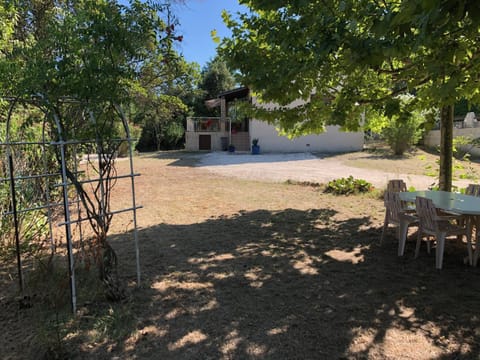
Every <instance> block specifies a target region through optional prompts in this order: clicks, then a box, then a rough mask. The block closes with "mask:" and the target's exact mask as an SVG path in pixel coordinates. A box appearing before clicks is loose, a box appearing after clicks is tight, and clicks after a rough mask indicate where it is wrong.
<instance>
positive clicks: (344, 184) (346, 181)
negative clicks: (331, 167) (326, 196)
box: [325, 175, 373, 195]
mask: <svg viewBox="0 0 480 360" xmlns="http://www.w3.org/2000/svg"><path fill="white" fill-rule="evenodd" d="M372 190H373V185H372V184H371V183H369V182H368V181H366V180H363V179H354V178H353V176H351V175H350V176H349V177H348V178H340V179H335V180H332V181H329V182H328V184H327V187H326V188H325V192H327V193H332V194H335V195H350V194H358V193H367V192H370V191H372Z"/></svg>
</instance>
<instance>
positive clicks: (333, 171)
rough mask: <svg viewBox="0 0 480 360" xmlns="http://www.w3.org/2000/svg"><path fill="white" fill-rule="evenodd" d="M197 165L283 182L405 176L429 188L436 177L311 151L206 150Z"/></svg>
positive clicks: (381, 181)
mask: <svg viewBox="0 0 480 360" xmlns="http://www.w3.org/2000/svg"><path fill="white" fill-rule="evenodd" d="M197 166H199V167H202V168H203V169H205V170H208V171H210V172H212V173H215V174H219V175H223V176H233V177H237V178H243V179H254V180H262V181H274V182H283V181H286V180H294V181H311V182H317V183H326V182H328V181H330V180H333V179H337V178H340V177H347V176H350V175H352V176H353V177H354V178H357V179H364V180H367V181H369V182H371V183H372V184H373V185H374V186H376V187H385V186H386V184H387V182H388V180H390V179H398V178H402V179H404V180H405V181H406V183H407V186H414V187H415V188H416V189H426V188H428V187H429V186H430V185H431V184H432V183H433V182H434V181H435V179H434V178H432V177H429V176H422V175H408V174H401V173H397V172H395V171H392V170H393V169H378V170H372V169H362V168H356V167H351V166H346V165H344V164H343V163H342V162H341V161H339V160H338V159H337V160H336V159H335V158H332V157H328V156H325V157H322V156H321V155H313V154H311V153H292V154H260V155H251V154H242V153H234V154H231V153H226V152H212V153H206V154H203V155H202V156H201V157H200V161H199V162H198V163H197Z"/></svg>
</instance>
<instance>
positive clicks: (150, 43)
mask: <svg viewBox="0 0 480 360" xmlns="http://www.w3.org/2000/svg"><path fill="white" fill-rule="evenodd" d="M7 3H8V2H7ZM5 11H8V12H9V13H11V14H12V16H11V18H10V19H11V21H12V24H9V23H8V22H1V23H0V24H1V25H0V26H2V27H6V28H7V30H9V29H11V28H12V26H13V29H14V31H13V33H11V31H7V32H6V33H5V35H3V36H2V38H1V40H0V45H1V54H2V56H1V57H0V69H2V70H4V71H2V72H1V73H0V90H1V94H2V95H4V96H18V97H25V96H27V97H28V96H31V95H41V96H42V97H44V98H46V99H48V100H49V101H51V102H54V101H56V100H58V99H60V98H64V97H71V98H75V99H77V100H81V101H87V102H88V101H91V100H95V101H116V102H122V101H125V100H127V99H128V97H129V94H130V92H131V91H132V90H135V89H138V87H139V76H140V73H141V70H142V69H143V66H146V65H148V63H149V62H150V61H151V59H155V61H165V62H166V61H168V56H169V54H170V52H171V51H170V49H171V44H172V42H173V41H175V40H181V37H177V36H175V35H174V25H173V24H170V23H168V22H166V21H165V20H164V19H162V14H164V13H168V7H167V6H166V5H159V4H157V3H156V2H154V1H153V2H152V1H148V2H140V1H138V0H131V1H130V3H129V4H128V5H120V4H119V3H118V2H117V1H114V0H78V1H66V0H55V1H48V2H46V1H41V0H24V1H18V2H15V5H9V6H7V8H5V6H4V7H3V8H0V13H3V12H5ZM2 34H3V32H2ZM6 36H8V37H10V38H11V39H10V41H9V44H10V46H5V44H4V41H3V40H4V38H5V37H6Z"/></svg>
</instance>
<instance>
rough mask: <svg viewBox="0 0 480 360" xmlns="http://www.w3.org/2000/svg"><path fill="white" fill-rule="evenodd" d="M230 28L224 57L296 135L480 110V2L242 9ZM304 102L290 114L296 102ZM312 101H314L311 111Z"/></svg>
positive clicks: (358, 1)
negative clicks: (405, 103) (403, 106)
mask: <svg viewBox="0 0 480 360" xmlns="http://www.w3.org/2000/svg"><path fill="white" fill-rule="evenodd" d="M240 3H242V4H244V5H246V6H248V7H249V8H250V12H249V13H245V14H241V15H240V16H239V19H238V20H235V19H234V18H233V17H232V16H230V15H229V14H227V13H224V14H223V17H224V22H225V23H226V24H227V26H228V27H229V28H230V29H231V30H232V35H231V37H230V38H224V39H223V40H222V42H221V45H220V50H219V51H220V54H221V55H222V56H223V57H224V58H225V59H226V60H227V61H228V64H229V65H230V67H232V68H235V69H238V70H239V71H240V73H241V74H242V76H243V83H244V84H245V85H247V86H249V87H251V88H252V89H253V90H254V91H255V92H257V94H258V96H259V97H260V98H261V100H263V101H265V102H270V101H271V102H275V103H277V104H279V106H278V108H277V111H275V112H270V113H268V112H264V113H263V114H260V115H263V116H264V118H266V119H267V120H270V121H275V120H276V121H278V122H279V124H280V125H281V127H283V128H284V129H286V130H288V131H289V132H290V133H291V134H293V135H300V134H303V133H308V132H314V133H318V132H321V131H323V129H324V126H325V124H338V125H341V126H342V127H343V128H345V129H352V130H355V129H358V128H359V127H360V125H361V124H360V123H361V122H360V118H361V117H360V114H362V113H364V112H367V115H368V111H371V110H372V109H373V110H375V111H381V112H383V113H384V114H385V115H387V116H390V115H392V114H393V113H395V112H396V111H398V109H399V103H398V100H397V98H396V95H398V94H402V93H413V94H415V95H416V98H415V99H416V106H418V107H421V108H431V107H441V106H445V105H451V104H454V103H455V101H457V100H459V99H461V98H465V99H467V100H468V101H470V102H471V103H472V104H478V103H480V89H479V88H478V85H477V79H478V78H479V76H480V47H479V46H480V45H479V43H478V36H479V29H480V2H478V1H476V0H464V1H456V0H455V1H454V0H435V1H417V0H385V1H375V0H342V1H338V0H315V1H298V0H276V1H265V0H243V1H240ZM297 99H302V100H305V101H306V102H303V103H301V104H300V105H298V106H295V107H292V106H288V105H289V104H291V103H292V102H293V101H294V100H297ZM307 100H308V101H307Z"/></svg>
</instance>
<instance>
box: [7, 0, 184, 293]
mask: <svg viewBox="0 0 480 360" xmlns="http://www.w3.org/2000/svg"><path fill="white" fill-rule="evenodd" d="M0 15H2V16H3V15H5V18H4V17H2V18H0V30H2V31H3V30H5V31H6V32H5V33H1V34H0V70H1V71H0V95H1V96H8V97H15V98H19V99H30V98H31V97H33V98H34V99H36V102H35V103H34V105H37V106H38V108H40V109H41V110H42V111H43V112H44V113H45V117H46V118H47V119H48V121H50V123H51V126H50V127H49V128H48V129H56V130H57V131H52V134H51V135H52V136H53V137H58V138H54V140H59V141H60V142H61V141H63V140H67V139H78V138H79V139H82V138H83V139H85V138H86V139H97V142H96V144H95V146H96V151H97V152H98V153H99V161H98V164H97V165H92V166H96V167H94V168H93V171H95V174H96V180H95V184H94V185H91V184H92V183H93V182H88V181H87V182H84V181H82V180H81V179H80V178H79V175H78V172H77V169H76V168H75V164H76V162H75V161H73V157H74V156H75V153H74V151H73V150H72V147H68V146H65V147H60V146H59V147H55V152H56V156H57V159H58V162H59V163H62V165H64V163H65V162H64V161H63V160H64V158H65V157H66V158H67V162H66V164H67V168H66V170H65V171H66V174H67V176H68V180H69V181H70V182H71V183H72V184H73V185H74V186H75V189H76V190H77V194H78V196H79V198H80V200H81V204H82V205H83V211H84V213H86V214H87V218H88V220H89V223H90V225H91V230H92V232H93V234H94V235H93V236H92V239H89V244H91V248H92V251H91V254H92V255H93V257H94V260H95V261H96V262H97V265H98V268H99V271H100V277H101V279H102V280H103V281H104V282H105V284H106V285H107V289H106V290H107V296H110V297H112V298H118V297H119V296H121V295H122V294H121V292H119V291H118V289H117V284H116V281H115V280H116V279H112V276H113V277H114V276H115V272H114V270H115V268H116V255H115V252H114V250H113V248H112V247H111V246H110V245H109V242H108V241H107V233H108V231H109V227H110V223H111V219H112V216H113V213H112V212H110V202H109V199H110V194H111V192H112V188H113V185H114V183H115V181H116V180H115V178H114V176H113V175H114V174H115V168H114V161H113V160H114V155H115V153H116V152H117V150H118V149H119V146H120V143H119V141H118V134H119V127H120V126H122V123H121V122H120V121H119V118H120V117H121V116H119V113H121V111H119V107H118V106H117V105H118V104H128V103H129V102H131V100H132V98H133V94H136V93H138V92H140V91H142V86H144V84H143V83H142V81H141V80H142V74H144V73H146V71H145V70H144V69H145V68H146V67H147V66H148V65H149V64H150V63H151V62H153V61H163V62H168V61H169V59H170V57H171V55H172V52H171V47H172V42H174V41H178V40H180V39H181V38H179V37H178V36H175V34H174V26H173V25H172V24H170V23H169V19H170V18H171V14H170V11H169V6H168V4H161V3H159V2H157V1H148V2H141V1H138V0H130V1H129V3H128V4H125V3H124V4H120V3H119V2H118V1H116V0H75V1H71V0H21V1H6V2H4V4H3V5H0ZM7 15H10V16H7ZM160 76H161V75H160ZM79 108H80V110H78V109H79ZM90 114H95V118H96V120H97V121H96V126H92V125H93V122H92V121H91V120H92V117H93V116H90ZM57 125H59V126H58V127H57ZM69 160H70V161H69ZM87 173H88V171H87ZM89 184H90V185H89ZM89 186H91V187H90V188H89ZM68 195H69V194H68V193H67V191H64V196H65V197H67V196H68ZM66 210H68V209H66ZM67 232H68V230H67Z"/></svg>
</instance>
